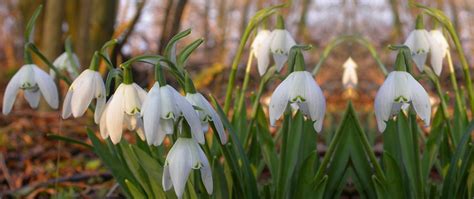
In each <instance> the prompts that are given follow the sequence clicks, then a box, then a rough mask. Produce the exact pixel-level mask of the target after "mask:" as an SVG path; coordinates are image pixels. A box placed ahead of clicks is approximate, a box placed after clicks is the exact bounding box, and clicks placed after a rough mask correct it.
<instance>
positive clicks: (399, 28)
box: [390, 0, 405, 41]
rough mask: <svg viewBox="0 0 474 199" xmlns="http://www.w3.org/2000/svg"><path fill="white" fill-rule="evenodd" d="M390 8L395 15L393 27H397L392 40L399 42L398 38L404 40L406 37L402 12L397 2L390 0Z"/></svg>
mask: <svg viewBox="0 0 474 199" xmlns="http://www.w3.org/2000/svg"><path fill="white" fill-rule="evenodd" d="M390 7H391V8H392V13H393V25H394V26H395V31H394V35H393V37H392V38H393V39H392V40H394V41H395V40H397V38H404V37H405V35H404V34H403V24H402V22H401V20H400V10H399V7H398V1H397V0H390Z"/></svg>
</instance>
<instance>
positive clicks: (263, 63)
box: [252, 30, 271, 76]
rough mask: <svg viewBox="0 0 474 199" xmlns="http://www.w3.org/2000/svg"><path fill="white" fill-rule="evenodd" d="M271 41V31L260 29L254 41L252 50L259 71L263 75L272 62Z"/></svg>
mask: <svg viewBox="0 0 474 199" xmlns="http://www.w3.org/2000/svg"><path fill="white" fill-rule="evenodd" d="M270 42H271V32H270V31H269V30H259V31H258V33H257V36H255V39H254V40H253V42H252V51H253V54H254V56H255V58H256V59H257V66H258V73H259V74H260V76H263V75H264V74H265V72H267V68H268V65H269V64H270Z"/></svg>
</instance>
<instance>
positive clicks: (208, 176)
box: [197, 146, 214, 195]
mask: <svg viewBox="0 0 474 199" xmlns="http://www.w3.org/2000/svg"><path fill="white" fill-rule="evenodd" d="M197 148H198V154H199V159H200V161H201V164H202V167H201V180H202V183H203V184H204V187H205V188H206V191H207V193H208V194H209V195H210V194H212V192H213V190H214V185H213V182H212V171H211V165H209V161H208V160H207V156H206V154H204V152H203V151H202V149H201V148H200V147H199V146H198V147H197Z"/></svg>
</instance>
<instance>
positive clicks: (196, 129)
mask: <svg viewBox="0 0 474 199" xmlns="http://www.w3.org/2000/svg"><path fill="white" fill-rule="evenodd" d="M171 91H172V93H173V95H174V100H175V103H176V104H177V106H178V107H179V108H180V109H181V112H182V114H183V116H184V118H185V119H186V122H187V123H188V124H189V127H190V128H191V133H192V134H193V138H194V139H196V141H197V142H199V143H200V144H204V141H205V140H204V134H203V133H202V129H201V120H200V119H199V116H198V114H197V113H196V111H195V110H194V108H193V106H192V105H191V104H190V103H189V102H188V101H187V100H186V99H185V98H184V97H183V96H181V95H180V94H179V93H178V92H177V91H176V90H174V89H172V90H171Z"/></svg>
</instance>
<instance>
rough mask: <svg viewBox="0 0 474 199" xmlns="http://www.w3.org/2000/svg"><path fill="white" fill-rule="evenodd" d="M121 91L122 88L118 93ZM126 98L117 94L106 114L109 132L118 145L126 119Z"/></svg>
mask: <svg viewBox="0 0 474 199" xmlns="http://www.w3.org/2000/svg"><path fill="white" fill-rule="evenodd" d="M119 91H121V89H120V86H119V88H118V89H117V91H116V92H119ZM123 101H124V97H123V94H120V93H116V94H115V95H114V97H113V98H111V100H110V102H109V105H108V107H107V109H106V111H105V112H104V114H106V115H107V117H106V118H105V122H106V125H107V126H106V128H107V132H108V134H109V136H110V139H111V140H112V142H113V143H114V144H117V143H119V142H120V140H121V139H122V130H123V129H122V128H123V121H124V119H125V118H124V117H125V110H124V108H123Z"/></svg>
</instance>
